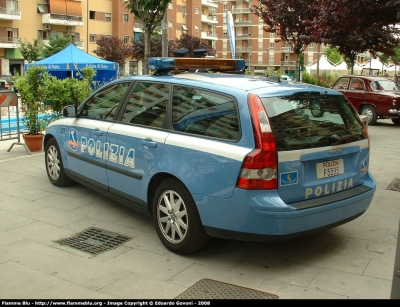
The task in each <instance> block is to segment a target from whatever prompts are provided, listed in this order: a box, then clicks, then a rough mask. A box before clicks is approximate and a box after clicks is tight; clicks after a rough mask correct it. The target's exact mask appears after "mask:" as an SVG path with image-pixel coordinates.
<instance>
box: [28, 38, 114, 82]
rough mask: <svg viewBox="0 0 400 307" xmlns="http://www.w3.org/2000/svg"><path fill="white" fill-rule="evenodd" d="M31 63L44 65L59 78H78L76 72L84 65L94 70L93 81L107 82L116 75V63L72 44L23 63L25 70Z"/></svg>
mask: <svg viewBox="0 0 400 307" xmlns="http://www.w3.org/2000/svg"><path fill="white" fill-rule="evenodd" d="M33 65H40V66H44V67H45V68H46V70H47V71H48V72H49V73H50V74H51V75H53V76H55V77H57V78H59V79H65V78H68V77H75V78H79V76H77V72H78V71H80V70H81V69H82V68H85V67H90V68H93V69H94V70H96V76H95V77H94V80H95V81H99V82H108V81H111V80H114V79H117V77H118V63H116V62H110V61H106V60H103V59H100V58H98V57H95V56H92V55H90V54H88V53H86V52H84V51H82V50H80V49H79V48H77V47H75V45H74V44H70V45H69V46H68V47H66V48H65V49H63V50H61V51H60V52H57V53H56V54H53V55H52V56H49V57H48V58H45V59H43V60H40V61H37V62H32V63H28V64H25V66H24V69H25V71H27V70H28V68H29V67H30V66H33Z"/></svg>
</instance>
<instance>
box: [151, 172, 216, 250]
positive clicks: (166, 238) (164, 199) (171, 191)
mask: <svg viewBox="0 0 400 307" xmlns="http://www.w3.org/2000/svg"><path fill="white" fill-rule="evenodd" d="M152 215H153V222H154V225H155V228H156V231H157V235H158V237H159V238H160V240H161V242H162V243H163V244H164V246H165V247H166V248H167V249H169V250H170V251H172V252H174V253H177V254H182V255H183V254H189V253H193V252H196V251H199V250H201V249H202V248H204V247H205V246H206V245H207V244H208V242H209V240H210V237H209V236H208V234H207V233H206V231H205V230H204V227H203V225H202V223H201V219H200V215H199V212H198V211H197V207H196V203H195V202H194V200H193V198H192V195H190V192H189V191H188V189H187V188H186V187H185V186H184V185H183V184H182V183H181V182H180V181H178V180H176V179H175V178H170V179H167V180H165V181H164V182H162V183H161V184H160V186H159V187H158V188H157V190H156V192H155V194H154V198H153V202H152Z"/></svg>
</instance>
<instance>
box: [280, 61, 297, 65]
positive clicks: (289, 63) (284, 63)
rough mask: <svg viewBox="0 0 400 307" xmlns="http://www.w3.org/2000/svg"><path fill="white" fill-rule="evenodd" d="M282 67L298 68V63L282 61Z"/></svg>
mask: <svg viewBox="0 0 400 307" xmlns="http://www.w3.org/2000/svg"><path fill="white" fill-rule="evenodd" d="M281 66H296V61H281Z"/></svg>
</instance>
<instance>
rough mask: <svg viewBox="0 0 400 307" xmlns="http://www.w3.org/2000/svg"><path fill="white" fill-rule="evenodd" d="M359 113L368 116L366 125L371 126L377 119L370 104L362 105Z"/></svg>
mask: <svg viewBox="0 0 400 307" xmlns="http://www.w3.org/2000/svg"><path fill="white" fill-rule="evenodd" d="M361 115H365V116H367V117H368V120H367V122H368V125H369V126H373V125H375V124H376V121H377V120H378V116H377V115H376V111H375V108H374V107H373V106H370V105H366V106H364V107H362V109H361Z"/></svg>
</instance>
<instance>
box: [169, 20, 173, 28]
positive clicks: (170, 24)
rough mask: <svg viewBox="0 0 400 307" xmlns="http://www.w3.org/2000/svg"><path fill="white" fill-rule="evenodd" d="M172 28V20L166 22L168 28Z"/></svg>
mask: <svg viewBox="0 0 400 307" xmlns="http://www.w3.org/2000/svg"><path fill="white" fill-rule="evenodd" d="M173 26H174V21H173V20H170V21H168V27H169V28H172V27H173Z"/></svg>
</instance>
